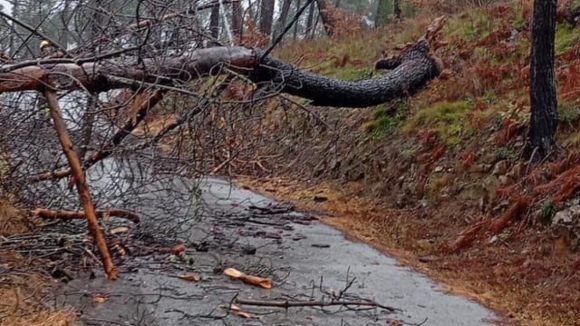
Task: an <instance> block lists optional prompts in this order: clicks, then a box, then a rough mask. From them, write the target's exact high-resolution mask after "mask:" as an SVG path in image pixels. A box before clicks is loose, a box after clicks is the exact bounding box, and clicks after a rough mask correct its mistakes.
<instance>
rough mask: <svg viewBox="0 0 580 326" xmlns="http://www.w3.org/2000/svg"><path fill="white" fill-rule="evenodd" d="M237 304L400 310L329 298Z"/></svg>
mask: <svg viewBox="0 0 580 326" xmlns="http://www.w3.org/2000/svg"><path fill="white" fill-rule="evenodd" d="M235 302H236V303H237V304H241V305H246V306H258V307H278V308H286V309H287V308H291V307H330V306H365V307H376V308H381V309H384V310H387V311H389V312H395V311H400V309H397V308H393V307H388V306H385V305H382V304H379V303H376V302H373V301H362V300H361V301H350V300H330V301H281V300H275V301H260V300H245V299H236V301H235Z"/></svg>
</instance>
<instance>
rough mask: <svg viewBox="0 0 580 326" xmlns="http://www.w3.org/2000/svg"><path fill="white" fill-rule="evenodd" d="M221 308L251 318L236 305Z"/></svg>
mask: <svg viewBox="0 0 580 326" xmlns="http://www.w3.org/2000/svg"><path fill="white" fill-rule="evenodd" d="M221 308H222V309H227V310H230V311H231V312H232V313H233V314H234V315H236V316H238V317H242V318H244V319H252V315H250V314H249V313H247V312H245V311H243V310H242V309H241V308H240V307H238V306H236V305H229V306H221Z"/></svg>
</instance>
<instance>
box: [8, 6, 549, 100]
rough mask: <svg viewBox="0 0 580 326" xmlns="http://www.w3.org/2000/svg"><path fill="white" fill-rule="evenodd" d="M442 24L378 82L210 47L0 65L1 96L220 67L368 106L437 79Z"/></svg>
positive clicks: (161, 78) (170, 80)
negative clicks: (435, 52) (174, 53)
mask: <svg viewBox="0 0 580 326" xmlns="http://www.w3.org/2000/svg"><path fill="white" fill-rule="evenodd" d="M444 23H445V17H440V18H437V19H435V20H434V21H433V23H432V24H431V25H430V26H429V28H428V29H427V32H426V34H425V36H424V37H422V38H421V39H420V40H419V41H417V42H416V43H415V44H413V45H411V46H409V47H407V48H406V49H404V50H403V51H402V53H401V54H400V55H399V56H397V57H395V58H389V59H386V60H381V61H379V62H378V63H377V65H376V68H377V69H392V70H391V71H389V72H387V73H386V74H385V75H384V76H383V77H382V78H380V79H370V80H364V81H358V82H348V81H340V80H334V79H331V78H327V77H323V76H319V75H315V74H312V73H309V72H305V71H301V70H298V69H296V68H295V67H293V66H292V65H290V64H289V63H286V62H284V61H280V60H278V59H275V58H273V57H271V56H266V57H264V58H262V56H263V55H264V52H263V51H261V50H255V49H251V48H247V47H214V48H208V49H202V50H198V51H193V52H190V53H187V54H184V55H182V56H178V57H167V58H154V59H143V60H142V61H141V62H135V60H134V59H133V58H128V59H126V61H123V60H118V61H116V62H112V61H110V60H109V61H100V62H84V63H83V62H82V61H81V59H66V58H57V59H46V60H31V61H27V62H20V63H16V64H9V65H4V66H2V67H0V94H1V93H5V92H20V91H27V90H37V91H43V90H44V89H45V88H47V85H50V87H51V88H52V89H54V90H79V89H83V90H89V91H94V92H99V91H107V90H111V89H119V88H128V87H131V86H143V84H145V85H147V86H151V87H157V88H160V89H162V90H165V91H167V90H179V89H178V88H175V87H174V86H173V85H175V84H178V85H181V84H183V83H188V82H191V81H193V80H196V79H199V78H201V77H205V76H208V75H215V74H218V73H224V72H225V69H222V68H221V67H222V66H224V65H225V66H228V68H229V70H231V71H235V72H237V73H239V74H242V75H247V76H248V78H249V79H250V80H252V81H253V82H255V83H257V84H263V83H268V84H271V85H272V84H275V85H276V86H277V89H276V90H277V91H281V92H285V93H288V94H292V95H296V96H299V97H303V98H306V99H310V100H312V101H313V103H312V104H313V105H320V106H334V107H368V106H373V105H378V104H382V103H386V102H389V101H391V100H394V99H396V98H402V97H406V96H409V95H411V94H413V93H414V92H416V91H418V90H419V89H421V88H422V87H424V86H425V85H426V84H427V82H429V81H430V80H431V79H433V78H435V77H437V76H438V75H439V73H440V72H441V69H442V66H441V63H440V62H439V61H438V60H436V58H434V57H432V56H431V53H430V47H429V43H430V42H431V43H434V44H435V46H437V43H436V42H437V35H438V34H439V32H440V30H441V28H442V27H443V25H444ZM552 36H553V35H552ZM552 41H553V37H552ZM552 44H553V42H552ZM552 51H553V49H552ZM552 54H553V52H552ZM552 63H553V56H552ZM552 80H553V71H552ZM552 86H553V85H552ZM159 98H160V96H159Z"/></svg>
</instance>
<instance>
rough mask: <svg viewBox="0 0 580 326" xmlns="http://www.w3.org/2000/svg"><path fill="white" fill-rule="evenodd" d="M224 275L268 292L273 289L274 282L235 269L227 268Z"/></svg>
mask: <svg viewBox="0 0 580 326" xmlns="http://www.w3.org/2000/svg"><path fill="white" fill-rule="evenodd" d="M224 274H225V275H227V276H229V277H231V278H232V279H235V280H240V281H243V282H245V283H246V284H250V285H255V286H259V287H262V288H264V289H267V290H269V289H271V288H272V281H270V280H268V279H265V278H262V277H258V276H252V275H246V274H244V273H243V272H240V271H239V270H237V269H234V268H227V269H226V270H224Z"/></svg>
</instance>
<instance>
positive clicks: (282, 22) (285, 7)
mask: <svg viewBox="0 0 580 326" xmlns="http://www.w3.org/2000/svg"><path fill="white" fill-rule="evenodd" d="M291 4H292V0H284V1H283V2H282V9H281V11H280V18H279V19H278V24H277V26H278V27H277V29H276V34H277V35H279V34H280V32H281V31H282V30H283V29H284V27H286V20H287V19H288V13H289V12H290V5H291Z"/></svg>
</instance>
